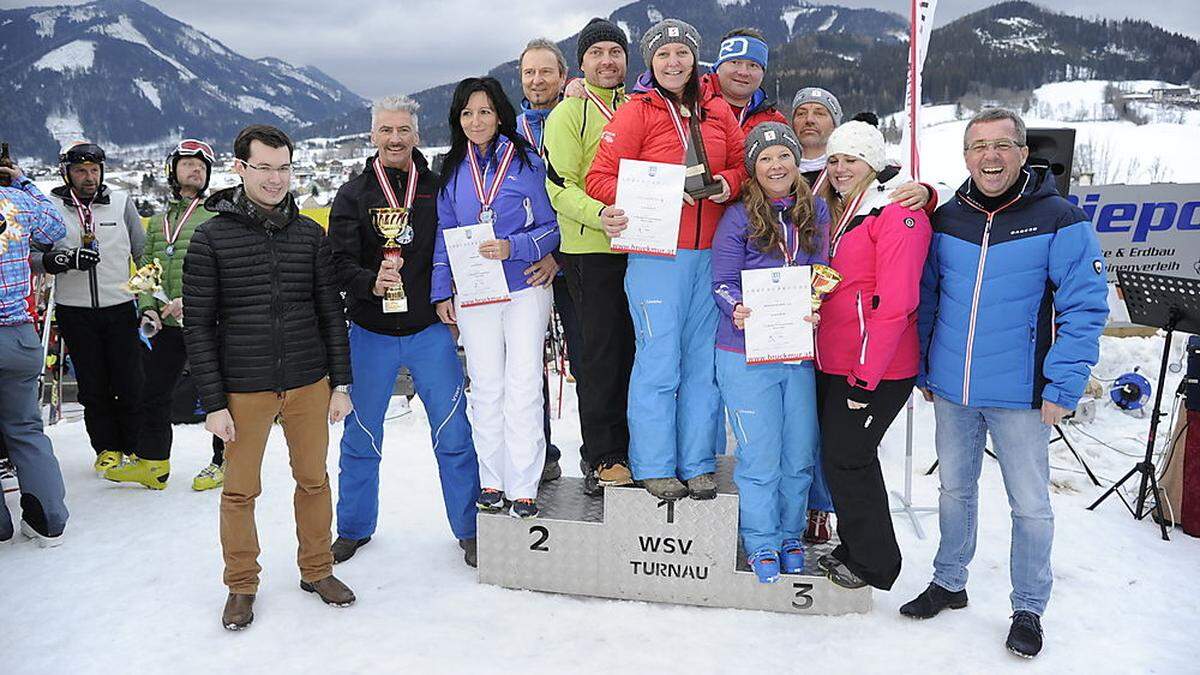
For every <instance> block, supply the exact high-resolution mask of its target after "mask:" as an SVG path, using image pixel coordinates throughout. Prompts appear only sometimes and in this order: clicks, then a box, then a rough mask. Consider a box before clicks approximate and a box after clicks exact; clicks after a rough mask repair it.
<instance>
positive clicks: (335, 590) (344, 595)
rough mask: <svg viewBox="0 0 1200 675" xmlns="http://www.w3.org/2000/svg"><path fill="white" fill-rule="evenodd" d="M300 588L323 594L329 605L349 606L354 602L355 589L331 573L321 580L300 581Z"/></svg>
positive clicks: (322, 597)
mask: <svg viewBox="0 0 1200 675" xmlns="http://www.w3.org/2000/svg"><path fill="white" fill-rule="evenodd" d="M300 590H302V591H308V592H309V593H316V594H317V595H319V596H321V599H322V600H324V601H325V604H327V605H333V606H334V607H349V606H350V605H353V604H354V600H355V598H354V591H352V590H350V587H349V586H347V585H346V584H343V583H342V582H340V581H338V579H337V577H335V576H333V575H332V574H330V575H329V576H327V577H325V578H324V579H321V580H319V581H313V582H311V583H310V582H307V581H301V582H300Z"/></svg>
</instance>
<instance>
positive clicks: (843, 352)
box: [816, 169, 933, 390]
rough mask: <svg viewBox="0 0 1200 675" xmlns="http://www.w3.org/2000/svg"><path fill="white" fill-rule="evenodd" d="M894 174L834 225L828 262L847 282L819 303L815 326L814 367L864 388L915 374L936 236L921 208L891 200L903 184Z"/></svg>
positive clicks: (873, 186) (885, 174) (885, 177)
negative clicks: (928, 259)
mask: <svg viewBox="0 0 1200 675" xmlns="http://www.w3.org/2000/svg"><path fill="white" fill-rule="evenodd" d="M889 174H893V170H892V169H885V170H884V172H883V173H881V174H880V178H882V179H883V180H884V183H883V184H880V183H879V181H878V180H876V181H875V182H874V183H872V184H871V186H870V187H868V188H867V191H866V193H865V194H864V196H863V200H862V202H861V203H860V204H859V206H858V208H856V209H855V212H854V215H853V216H852V217H850V219H849V222H848V223H847V222H846V221H845V220H843V221H842V223H833V224H832V225H831V235H830V263H829V264H830V266H831V267H833V268H834V269H835V270H837V271H838V272H839V273H840V274H841V275H842V282H841V283H840V284H839V285H838V286H837V288H835V289H834V291H833V292H832V293H830V294H829V295H828V296H827V297H826V298H825V300H824V302H823V303H822V304H821V309H820V314H821V323H820V325H819V326H818V328H817V350H816V351H817V355H816V357H817V367H818V368H819V369H820V370H821V371H822V372H826V373H831V374H834V375H845V376H846V379H847V380H848V381H849V383H850V385H851V386H857V387H861V388H863V389H867V390H874V389H875V386H876V385H878V384H879V381H880V380H902V379H904V378H908V377H914V376H915V375H916V374H917V365H918V361H919V359H920V349H919V346H918V342H917V305H918V303H919V302H920V296H921V290H920V286H921V271H922V268H923V266H924V264H925V255H926V254H927V253H928V252H929V241H930V238H931V237H932V234H933V232H932V229H931V228H930V225H929V216H927V215H926V214H925V213H924V212H923V211H910V210H908V209H906V208H904V207H903V206H900V205H899V204H891V203H889V202H888V197H887V195H888V193H889V192H891V190H892V189H894V188H895V187H897V186H899V185H900V184H901V183H903V182H904V180H902V179H901V178H900V177H899V176H895V175H889ZM843 224H844V225H845V227H844V228H843V227H842V225H843Z"/></svg>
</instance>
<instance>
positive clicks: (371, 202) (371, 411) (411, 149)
mask: <svg viewBox="0 0 1200 675" xmlns="http://www.w3.org/2000/svg"><path fill="white" fill-rule="evenodd" d="M418 110H419V106H418V105H417V103H416V102H415V101H413V100H411V99H409V98H407V97H404V96H391V97H387V98H384V99H381V100H379V101H376V102H375V104H374V105H373V106H372V110H371V141H372V142H373V143H374V144H375V146H376V147H377V148H378V152H377V153H376V155H375V156H374V157H372V158H371V159H370V160H368V161H367V165H366V168H365V169H364V171H363V172H362V173H361V174H360V175H358V176H357V177H355V178H354V179H352V180H350V181H349V182H348V183H346V184H345V185H343V186H342V187H341V189H339V190H338V193H337V196H336V197H335V198H334V200H333V206H332V209H331V211H330V214H329V239H330V244H331V248H332V252H333V259H334V270H335V275H336V277H337V283H338V286H339V287H340V289H341V290H342V291H343V292H344V293H345V295H346V308H347V310H348V314H349V317H350V321H351V324H350V362H351V368H352V369H353V376H354V388H353V390H352V391H351V399H352V400H353V402H354V412H352V413H351V414H350V416H349V417H347V418H346V427H345V432H344V433H343V434H342V443H341V458H340V460H339V467H340V474H339V479H338V502H337V534H338V538H337V540H336V541H335V542H334V544H333V556H334V562H342V561H344V560H347V559H349V558H350V557H351V556H353V555H354V553H355V552H356V551H357V550H358V549H359V548H360V547H362V546H363V545H365V544H366V543H367V542H369V541H370V540H371V537H372V535H374V533H375V526H376V520H377V517H378V513H379V462H380V460H381V459H382V457H383V421H384V415H385V414H386V412H387V408H388V402H389V401H390V400H391V397H392V392H393V389H394V388H395V383H396V377H397V376H398V375H399V373H400V369H401V368H405V367H407V368H408V369H409V371H410V372H411V373H412V378H413V385H414V386H415V387H416V390H417V395H418V396H419V397H420V398H421V403H422V404H423V405H424V407H425V413H426V415H427V416H428V419H429V427H430V436H431V444H432V447H433V452H434V454H435V456H436V457H437V462H438V471H439V474H440V476H441V483H442V496H443V499H444V501H445V505H446V515H447V517H448V519H449V521H450V529H451V531H452V532H453V533H454V536H455V538H456V539H458V541H459V546H460V547H461V548H462V549H463V551H464V559H465V561H466V563H467V564H468V565H471V566H474V564H475V498H476V497H477V496H478V494H479V468H478V464H477V460H476V457H475V446H474V445H473V443H472V441H471V427H470V424H469V423H468V422H467V412H466V400H465V398H464V396H463V389H464V382H463V370H462V364H461V363H460V362H459V360H458V355H457V353H456V349H455V338H454V336H453V335H452V334H451V332H450V328H449V327H448V326H447V325H446V324H443V323H442V322H441V321H439V320H438V318H437V314H436V312H435V311H434V307H433V305H432V304H430V302H429V291H430V277H431V273H432V272H431V270H432V267H433V244H434V238H435V235H436V233H437V205H436V196H437V176H436V175H435V174H434V173H433V172H432V171H430V170H429V168H428V165H427V162H426V160H425V158H424V157H423V156H422V155H421V153H420V152H419V151H418V150H417V149H416V147H417V144H418V143H419V142H420V136H419V127H418V119H417V112H418Z"/></svg>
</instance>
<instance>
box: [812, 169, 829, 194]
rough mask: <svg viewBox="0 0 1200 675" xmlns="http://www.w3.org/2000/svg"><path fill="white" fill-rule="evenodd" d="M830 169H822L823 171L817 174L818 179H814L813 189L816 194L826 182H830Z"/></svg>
mask: <svg viewBox="0 0 1200 675" xmlns="http://www.w3.org/2000/svg"><path fill="white" fill-rule="evenodd" d="M828 172H829V169H821V173H819V174H817V179H816V180H815V181H813V186H812V191H813V193H814V194H816V193H817V192H820V191H821V188H822V187H824V185H825V183H827V182H829V175H828Z"/></svg>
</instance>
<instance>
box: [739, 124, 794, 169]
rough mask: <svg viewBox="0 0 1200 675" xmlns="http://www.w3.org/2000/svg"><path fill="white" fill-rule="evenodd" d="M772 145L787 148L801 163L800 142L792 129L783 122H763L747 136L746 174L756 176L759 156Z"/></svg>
mask: <svg viewBox="0 0 1200 675" xmlns="http://www.w3.org/2000/svg"><path fill="white" fill-rule="evenodd" d="M772 145H783V146H787V148H788V149H789V150H791V151H792V155H793V156H794V157H795V158H796V161H797V162H799V161H800V157H801V154H800V141H799V140H797V139H796V133H795V132H794V131H792V128H791V127H789V126H788V125H786V124H783V123H781V122H762V123H760V124H756V125H755V126H754V128H753V129H751V130H750V133H749V134H746V173H748V174H749V175H751V176H753V175H754V165H755V163H756V162H758V156H759V155H760V154H762V151H763V150H766V149H767V148H769V147H771V146H772Z"/></svg>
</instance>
